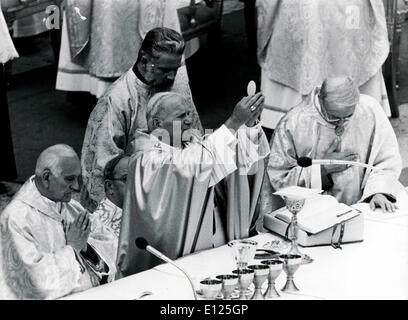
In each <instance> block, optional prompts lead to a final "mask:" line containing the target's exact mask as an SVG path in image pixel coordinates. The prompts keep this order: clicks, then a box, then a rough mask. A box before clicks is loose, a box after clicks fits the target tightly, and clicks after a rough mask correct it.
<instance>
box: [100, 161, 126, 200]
mask: <svg viewBox="0 0 408 320" xmlns="http://www.w3.org/2000/svg"><path fill="white" fill-rule="evenodd" d="M128 164H129V157H125V156H118V157H116V158H114V159H112V160H111V161H109V162H108V163H107V164H106V166H105V170H104V178H105V194H106V197H107V198H108V199H109V200H110V201H112V202H113V203H114V204H115V205H116V206H118V207H119V208H123V200H124V198H125V190H126V181H127V174H128Z"/></svg>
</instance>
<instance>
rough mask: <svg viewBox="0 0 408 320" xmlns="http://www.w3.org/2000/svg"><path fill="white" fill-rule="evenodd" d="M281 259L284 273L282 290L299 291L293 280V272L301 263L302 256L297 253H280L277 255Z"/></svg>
mask: <svg viewBox="0 0 408 320" xmlns="http://www.w3.org/2000/svg"><path fill="white" fill-rule="evenodd" d="M279 258H281V259H282V260H283V271H285V273H286V276H287V278H286V283H285V286H284V287H283V288H282V291H284V292H289V293H293V292H296V291H299V289H298V288H297V287H296V285H295V282H294V280H293V278H294V275H295V272H296V271H297V269H299V267H300V265H301V264H302V256H301V255H299V254H281V255H280V256H279Z"/></svg>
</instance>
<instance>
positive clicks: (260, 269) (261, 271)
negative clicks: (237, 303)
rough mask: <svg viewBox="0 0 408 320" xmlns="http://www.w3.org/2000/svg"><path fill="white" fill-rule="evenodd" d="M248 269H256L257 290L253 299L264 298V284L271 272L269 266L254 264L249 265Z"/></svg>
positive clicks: (255, 282) (255, 283) (255, 281)
mask: <svg viewBox="0 0 408 320" xmlns="http://www.w3.org/2000/svg"><path fill="white" fill-rule="evenodd" d="M248 269H251V270H254V285H255V292H254V294H253V296H252V298H251V300H264V299H265V298H264V296H263V294H262V290H261V289H262V285H263V283H264V282H265V280H266V278H267V277H268V274H269V267H268V266H266V265H264V264H254V265H251V266H248Z"/></svg>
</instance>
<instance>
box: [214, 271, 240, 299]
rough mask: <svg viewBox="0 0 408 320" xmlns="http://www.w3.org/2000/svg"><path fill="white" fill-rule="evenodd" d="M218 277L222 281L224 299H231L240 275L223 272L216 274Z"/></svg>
mask: <svg viewBox="0 0 408 320" xmlns="http://www.w3.org/2000/svg"><path fill="white" fill-rule="evenodd" d="M216 278H217V279H218V280H220V281H222V289H221V293H222V295H223V297H224V299H230V298H231V294H232V293H233V292H234V290H235V288H236V286H237V285H238V276H237V275H235V274H221V275H218V276H216Z"/></svg>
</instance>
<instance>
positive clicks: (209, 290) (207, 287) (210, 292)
mask: <svg viewBox="0 0 408 320" xmlns="http://www.w3.org/2000/svg"><path fill="white" fill-rule="evenodd" d="M221 288H222V281H220V280H213V279H205V280H201V281H200V289H201V293H202V294H203V296H204V298H206V299H215V297H217V296H218V295H219V293H220V291H221Z"/></svg>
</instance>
